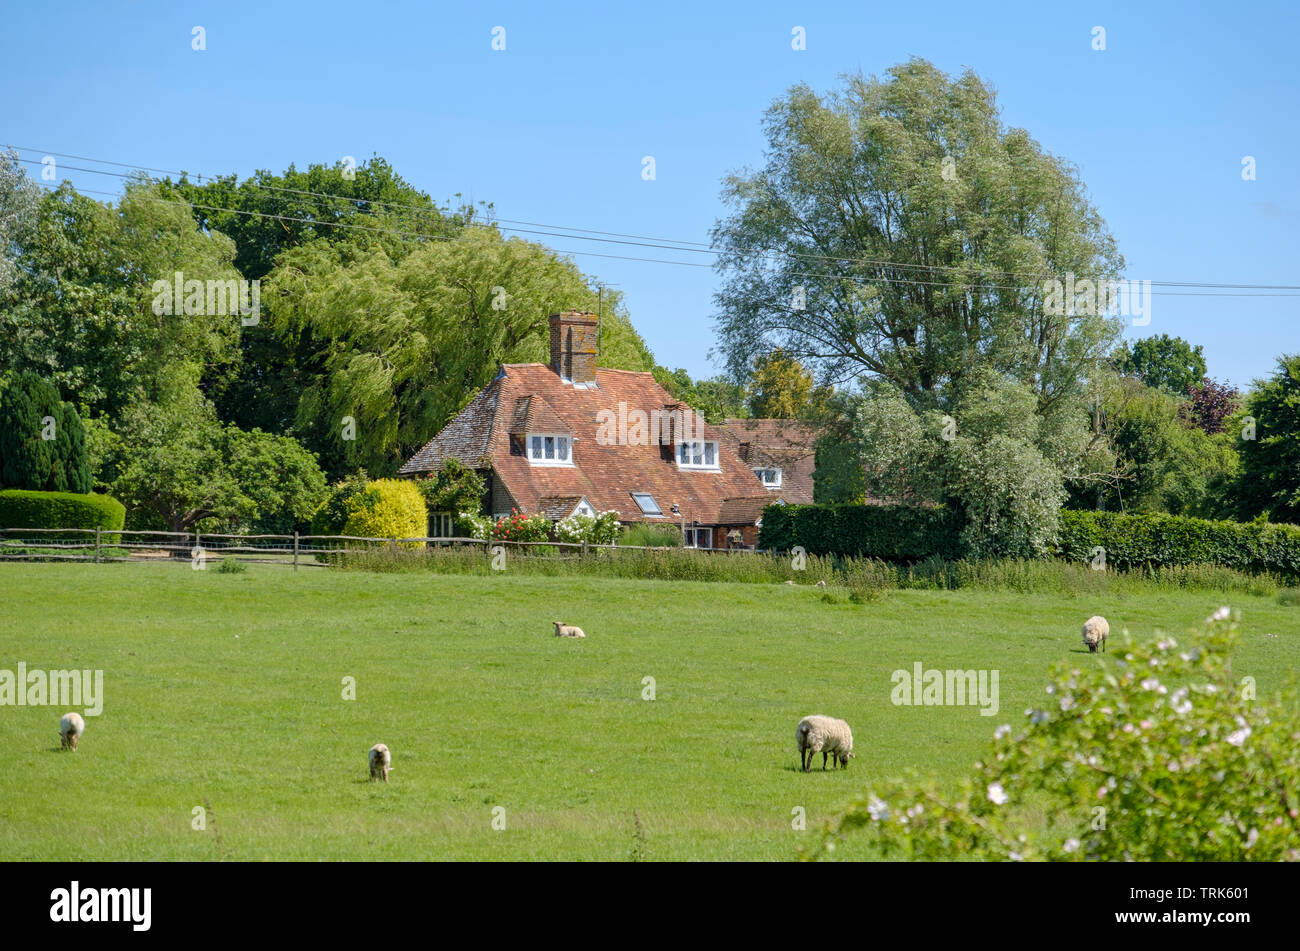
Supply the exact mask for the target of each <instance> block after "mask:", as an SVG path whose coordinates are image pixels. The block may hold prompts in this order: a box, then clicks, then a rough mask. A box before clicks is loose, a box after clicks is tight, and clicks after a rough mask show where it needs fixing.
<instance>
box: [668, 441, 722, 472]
mask: <svg viewBox="0 0 1300 951" xmlns="http://www.w3.org/2000/svg"><path fill="white" fill-rule="evenodd" d="M696 446H699V447H700V450H699V452H698V453H697V452H696V451H695V447H696ZM709 446H712V447H713V462H711V463H710V462H706V461H705V460H706V459H707V458H708V452H709V449H708V447H709ZM676 455H677V468H678V469H703V470H705V471H709V472H718V471H720V470H721V468H722V466H721V463H720V460H719V458H718V442H717V440H715V439H684V440H682V441H681V442H679V443H678V444H677V453H676ZM697 456H698V458H699V460H700V461H699V462H695V461H694V459H695V458H696V457H697ZM687 460H690V461H687Z"/></svg>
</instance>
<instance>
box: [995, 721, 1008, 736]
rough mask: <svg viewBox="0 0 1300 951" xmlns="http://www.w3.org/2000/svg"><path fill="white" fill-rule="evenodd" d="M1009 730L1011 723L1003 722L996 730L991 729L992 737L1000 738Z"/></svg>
mask: <svg viewBox="0 0 1300 951" xmlns="http://www.w3.org/2000/svg"><path fill="white" fill-rule="evenodd" d="M1010 732H1011V725H1010V724H1009V723H1004V724H1002V725H1001V726H1000V727H998V728H997V729H996V730H994V731H993V739H995V740H1000V739H1002V738H1003V737H1004V736H1006V735H1007V734H1008V733H1010Z"/></svg>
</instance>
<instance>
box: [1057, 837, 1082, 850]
mask: <svg viewBox="0 0 1300 951" xmlns="http://www.w3.org/2000/svg"><path fill="white" fill-rule="evenodd" d="M1061 851H1062V852H1077V851H1079V840H1078V839H1066V840H1065V842H1064V843H1063V844H1062V845H1061Z"/></svg>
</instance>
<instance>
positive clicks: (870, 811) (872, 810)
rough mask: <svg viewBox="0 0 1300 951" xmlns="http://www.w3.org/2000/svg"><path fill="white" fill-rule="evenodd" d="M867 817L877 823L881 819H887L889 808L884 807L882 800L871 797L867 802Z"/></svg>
mask: <svg viewBox="0 0 1300 951" xmlns="http://www.w3.org/2000/svg"><path fill="white" fill-rule="evenodd" d="M867 815H869V816H871V818H872V819H875V820H876V821H877V822H879V821H881V820H882V819H888V818H889V807H888V806H887V805H885V803H884V802H883V801H882V800H880V799H877V798H876V797H875V796H872V797H871V799H869V800H868V801H867Z"/></svg>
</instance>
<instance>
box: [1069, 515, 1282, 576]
mask: <svg viewBox="0 0 1300 951" xmlns="http://www.w3.org/2000/svg"><path fill="white" fill-rule="evenodd" d="M1098 547H1101V548H1103V549H1105V553H1106V564H1107V566H1108V567H1114V568H1120V569H1125V568H1135V567H1170V566H1175V565H1197V564H1213V565H1224V566H1226V567H1228V568H1235V569H1237V570H1239V571H1276V572H1281V573H1283V574H1286V575H1291V576H1296V575H1300V526H1295V525H1270V524H1264V523H1260V522H1211V521H1207V520H1206V519H1200V518H1186V517H1185V516H1181V515H1123V514H1120V513H1118V512H1068V511H1065V512H1062V513H1061V534H1060V538H1059V541H1058V544H1057V553H1058V554H1059V555H1060V556H1061V557H1062V558H1067V559H1070V560H1077V561H1090V560H1091V559H1092V553H1093V550H1094V549H1096V548H1098Z"/></svg>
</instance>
